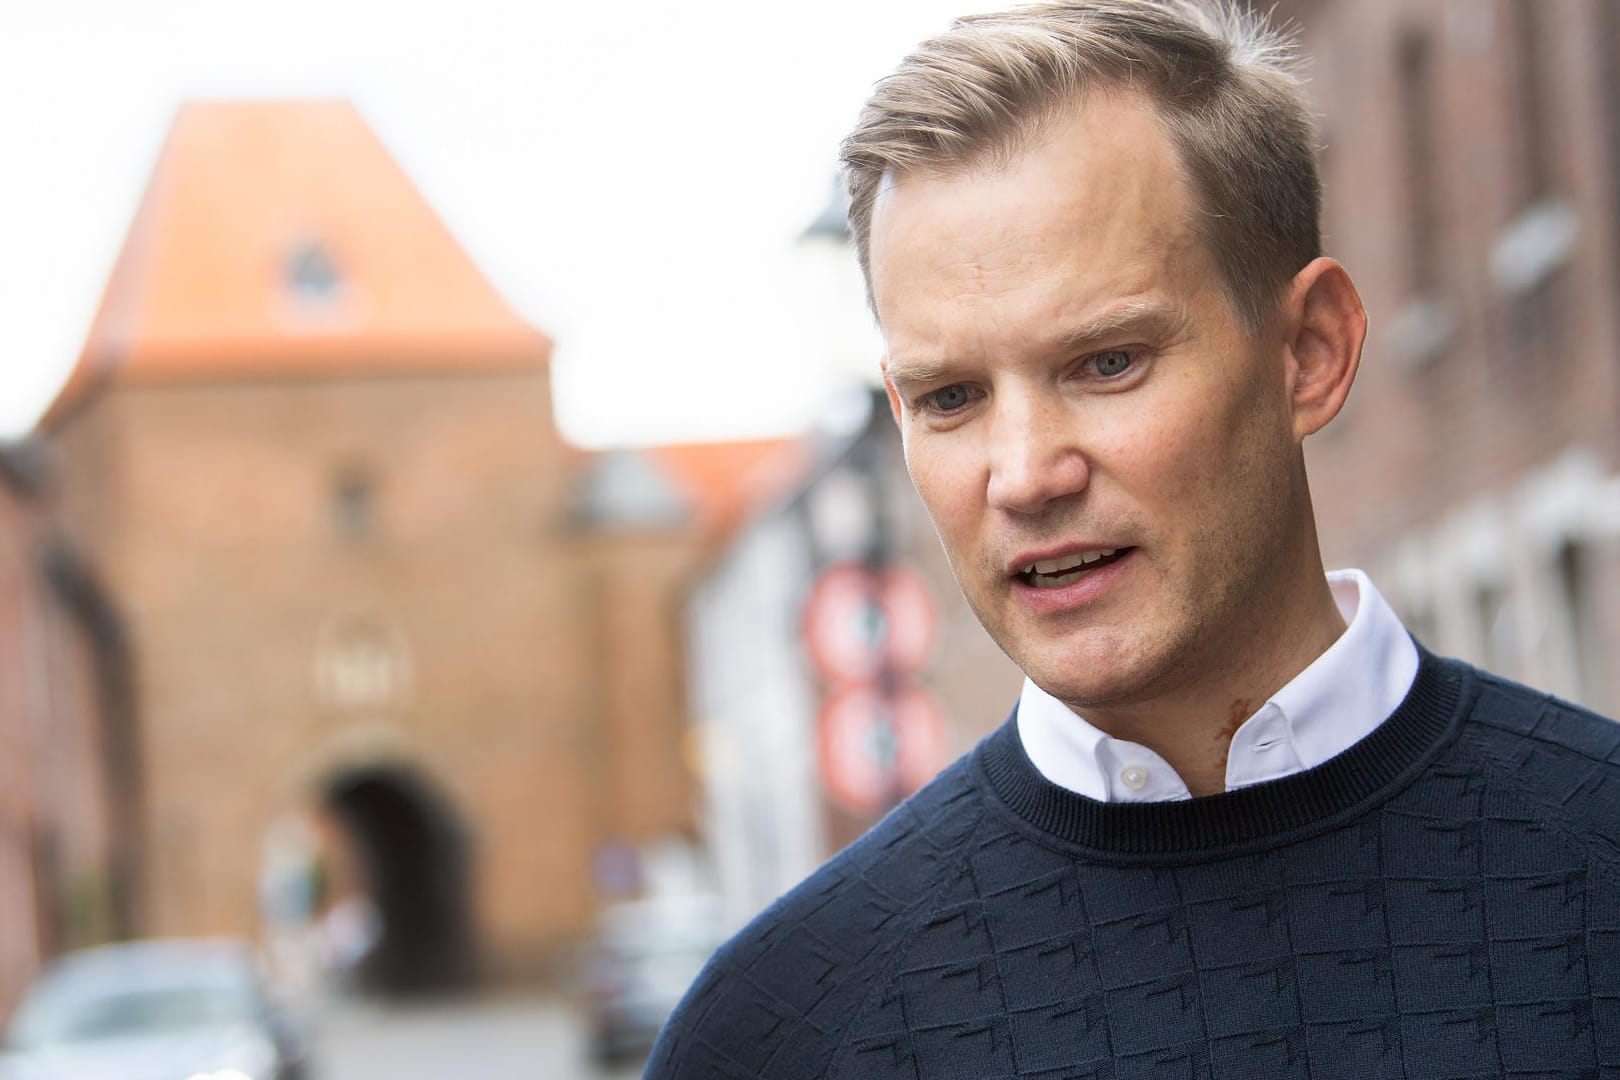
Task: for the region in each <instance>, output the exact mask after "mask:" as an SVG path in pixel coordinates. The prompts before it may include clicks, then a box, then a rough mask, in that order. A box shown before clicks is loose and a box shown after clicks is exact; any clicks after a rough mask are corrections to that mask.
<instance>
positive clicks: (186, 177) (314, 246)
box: [43, 100, 551, 426]
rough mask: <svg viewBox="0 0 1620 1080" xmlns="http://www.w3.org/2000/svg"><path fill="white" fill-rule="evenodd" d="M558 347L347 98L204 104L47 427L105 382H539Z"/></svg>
mask: <svg viewBox="0 0 1620 1080" xmlns="http://www.w3.org/2000/svg"><path fill="white" fill-rule="evenodd" d="M550 351H551V342H550V340H549V339H548V338H547V337H546V336H545V335H544V334H542V333H540V332H539V331H538V330H536V329H534V328H533V327H532V326H530V325H528V324H527V323H526V322H524V321H523V320H522V319H521V318H520V317H519V316H518V315H517V314H516V313H514V312H513V311H512V309H511V308H510V307H509V306H508V305H507V304H506V302H505V301H504V300H503V299H502V298H501V297H500V295H499V294H498V293H497V292H496V291H495V289H494V287H493V286H491V285H490V283H489V282H488V281H487V280H486V279H485V278H484V276H483V274H482V273H480V271H479V270H478V267H477V266H475V265H474V264H473V262H472V260H471V259H470V258H469V257H468V255H467V253H466V252H465V251H463V250H462V248H461V247H460V245H459V244H457V242H456V240H455V238H454V237H453V236H451V234H450V232H449V230H448V229H446V228H445V226H444V224H443V223H442V222H441V221H440V220H439V218H438V216H437V215H436V214H434V212H433V210H432V208H431V207H429V206H428V204H427V202H426V201H425V200H424V199H423V198H422V196H421V194H420V193H419V192H418V191H417V190H416V188H415V187H414V186H413V185H412V184H411V182H410V180H409V179H408V178H407V177H406V175H405V174H404V172H403V171H402V170H401V169H400V168H399V166H398V165H397V164H396V163H395V162H394V160H393V159H392V157H391V156H390V155H389V153H388V151H387V149H386V148H385V147H384V146H383V145H382V143H381V141H380V140H379V139H378V138H377V137H376V135H375V134H374V133H373V132H372V130H371V128H370V127H369V126H368V125H367V124H366V122H365V120H364V119H362V118H361V116H360V114H359V112H358V111H357V110H356V109H355V108H354V107H353V106H352V105H350V104H349V103H348V102H344V101H328V100H321V101H228V102H209V103H195V104H188V105H185V106H182V107H181V109H180V110H179V112H178V113H177V115H176V117H175V121H174V124H173V127H172V128H171V129H170V132H169V136H168V139H167V141H166V143H165V144H164V147H163V151H162V153H161V155H160V157H159V160H158V163H157V166H156V168H155V169H154V171H153V174H152V179H151V181H150V183H149V185H148V187H147V190H146V194H145V196H144V198H143V199H142V202H141V205H140V208H139V210H138V211H137V212H136V215H135V220H134V222H133V224H132V225H131V227H130V231H129V235H128V237H127V238H126V240H125V243H124V248H123V251H122V253H121V254H120V255H119V257H118V261H117V262H116V264H115V265H114V268H113V272H112V275H111V277H110V279H109V280H108V282H107V288H106V291H105V293H104V294H103V296H102V301H101V306H100V309H99V310H98V312H97V314H96V316H95V319H94V321H93V322H92V324H91V327H90V332H89V335H88V337H87V338H86V341H85V345H84V350H83V352H82V353H81V354H80V357H79V362H78V365H77V367H76V368H75V369H74V371H73V373H72V375H71V376H70V377H69V379H68V381H67V383H66V385H65V386H64V387H63V388H62V390H61V392H60V393H59V395H58V397H57V399H56V401H55V403H53V404H52V406H51V408H50V410H49V411H48V412H47V413H46V418H45V420H44V421H43V423H44V424H45V425H46V426H50V425H52V424H54V423H55V422H57V421H59V420H60V419H61V418H62V417H63V416H65V415H66V413H67V412H69V411H71V409H72V408H73V407H74V406H75V405H76V404H78V403H79V402H80V401H81V400H82V399H83V398H84V397H85V395H86V394H88V393H89V392H90V391H92V390H93V389H94V388H95V387H96V386H98V385H100V384H101V383H102V382H104V381H106V380H108V379H116V380H118V381H121V382H122V381H149V380H162V379H177V378H235V377H253V378H264V377H275V376H283V375H285V376H297V377H307V376H310V375H318V374H326V373H333V374H347V375H353V374H365V373H378V374H382V373H393V372H401V371H413V372H414V371H467V370H478V369H489V368H497V369H499V368H532V367H537V366H541V365H544V364H545V363H546V361H547V359H548V358H549V356H550Z"/></svg>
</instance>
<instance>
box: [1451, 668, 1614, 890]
mask: <svg viewBox="0 0 1620 1080" xmlns="http://www.w3.org/2000/svg"><path fill="white" fill-rule="evenodd" d="M1474 674H1475V685H1476V686H1477V687H1478V690H1477V695H1476V697H1475V699H1474V701H1473V703H1472V707H1471V709H1470V710H1469V723H1468V726H1467V730H1468V734H1469V738H1470V741H1471V742H1472V743H1473V745H1474V746H1475V747H1477V748H1478V749H1479V750H1480V751H1482V752H1483V753H1484V754H1485V756H1486V758H1487V760H1488V761H1489V762H1490V764H1491V766H1492V768H1493V771H1494V772H1495V774H1496V775H1497V776H1499V777H1500V778H1501V779H1502V780H1503V782H1504V784H1505V785H1506V786H1507V787H1508V788H1510V789H1513V790H1516V791H1517V792H1518V793H1519V794H1520V795H1521V796H1523V797H1524V798H1527V799H1529V800H1530V801H1532V802H1533V803H1535V804H1537V805H1538V806H1540V807H1541V808H1543V809H1544V810H1545V811H1546V812H1547V813H1548V814H1549V815H1551V816H1552V817H1555V818H1556V819H1558V820H1560V821H1561V822H1563V823H1564V825H1565V826H1566V828H1568V829H1572V830H1573V831H1575V832H1578V833H1581V834H1584V835H1586V836H1589V837H1597V838H1599V839H1601V840H1602V842H1603V846H1604V847H1605V848H1606V849H1607V850H1608V857H1609V859H1610V861H1611V862H1613V863H1614V864H1615V865H1616V866H1620V844H1617V843H1616V841H1620V824H1617V823H1620V724H1617V723H1615V721H1613V720H1611V719H1609V718H1608V717H1606V716H1602V715H1600V714H1598V713H1596V712H1593V711H1592V710H1590V709H1586V708H1583V707H1581V706H1579V705H1575V704H1573V703H1571V702H1568V701H1564V700H1561V699H1560V698H1557V697H1554V696H1553V695H1551V694H1547V693H1543V692H1542V691H1539V690H1534V689H1532V688H1530V687H1528V686H1523V685H1521V684H1519V683H1516V682H1513V681H1512V680H1510V679H1506V678H1503V677H1501V676H1499V675H1493V674H1491V673H1489V672H1484V671H1478V672H1475V673H1474Z"/></svg>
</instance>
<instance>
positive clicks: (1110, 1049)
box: [646, 652, 1620, 1080]
mask: <svg viewBox="0 0 1620 1080" xmlns="http://www.w3.org/2000/svg"><path fill="white" fill-rule="evenodd" d="M1617 840H1620V725H1616V724H1614V723H1612V722H1610V721H1608V720H1605V719H1603V718H1601V717H1598V716H1594V715H1592V714H1590V713H1586V712H1583V711H1581V710H1579V709H1576V708H1574V707H1573V706H1569V705H1565V704H1562V703H1560V702H1558V701H1555V700H1553V699H1551V698H1548V697H1545V696H1543V695H1540V694H1537V693H1535V692H1533V691H1530V690H1527V689H1525V688H1524V687H1521V686H1517V685H1514V684H1512V683H1509V682H1506V681H1504V680H1502V679H1498V678H1496V677H1494V676H1491V675H1487V674H1485V673H1482V672H1479V671H1476V670H1474V669H1472V668H1470V667H1468V666H1466V665H1464V664H1461V663H1457V662H1455V661H1449V660H1441V659H1437V658H1436V657H1434V656H1432V655H1430V654H1428V653H1426V652H1425V653H1424V654H1423V656H1422V660H1421V663H1420V667H1419V671H1418V675H1417V679H1416V681H1415V683H1414V684H1413V687H1412V690H1411V693H1410V694H1409V695H1408V697H1407V699H1406V701H1405V702H1404V703H1403V704H1402V705H1401V707H1400V708H1399V709H1398V710H1397V711H1396V712H1395V713H1394V714H1393V715H1392V716H1391V717H1390V718H1389V719H1388V720H1387V721H1385V723H1384V724H1383V725H1381V726H1380V727H1379V728H1378V729H1377V730H1376V731H1374V732H1373V733H1372V734H1371V735H1369V736H1368V737H1367V738H1365V739H1364V740H1362V741H1361V742H1359V743H1357V744H1356V745H1355V746H1353V747H1351V748H1350V749H1349V750H1347V751H1345V752H1344V753H1342V754H1340V755H1339V756H1338V757H1335V758H1333V759H1332V760H1330V761H1328V762H1326V763H1324V764H1322V765H1320V766H1318V767H1317V768H1314V769H1311V770H1308V771H1306V772H1303V773H1299V774H1296V775H1294V776H1291V777H1286V778H1283V779H1280V780H1276V781H1272V782H1269V783H1265V784H1260V785H1257V786H1255V787H1250V788H1244V789H1241V790H1238V791H1233V792H1227V793H1225V794H1220V795H1214V796H1210V797H1208V798H1201V799H1194V800H1192V801H1187V802H1172V803H1149V804H1105V803H1099V802H1095V801H1092V800H1089V799H1086V798H1083V797H1081V796H1078V795H1073V794H1071V793H1069V792H1066V791H1064V790H1063V789H1061V788H1058V787H1056V786H1055V785H1053V784H1051V783H1049V782H1048V781H1047V780H1045V778H1043V777H1042V776H1041V775H1040V774H1039V773H1038V772H1037V771H1036V770H1035V768H1034V767H1033V766H1032V765H1031V764H1030V762H1029V760H1028V758H1026V757H1025V756H1024V753H1023V748H1022V746H1021V744H1020V743H1019V741H1018V735H1017V732H1016V729H1015V728H1014V727H1013V725H1012V723H1011V722H1009V723H1008V724H1006V725H1004V726H1002V727H1001V728H1000V729H999V730H997V731H996V732H995V733H994V734H992V735H991V736H989V737H988V738H987V739H986V740H985V741H984V742H982V743H981V744H980V745H979V746H978V747H977V748H976V749H975V750H974V751H973V752H972V753H970V754H969V755H967V756H966V757H964V758H963V759H961V760H960V761H958V762H957V763H956V764H954V765H952V766H951V767H950V768H948V769H947V770H946V771H945V772H944V773H942V774H941V775H940V776H939V777H938V778H937V779H936V780H935V781H934V782H933V783H931V784H930V785H929V786H927V787H926V788H924V789H923V790H922V791H920V792H919V793H918V794H917V795H915V796H914V797H912V798H911V799H910V800H908V801H907V802H906V803H905V804H903V805H902V806H900V807H899V808H898V809H897V810H895V811H894V813H892V814H891V815H889V816H888V817H887V818H886V819H885V820H884V821H882V822H881V823H880V824H878V825H877V826H876V827H875V828H874V829H873V830H872V831H871V832H870V833H868V834H867V835H866V836H865V837H863V838H862V839H860V840H859V841H857V842H856V843H855V844H853V845H852V846H851V847H849V848H848V849H846V850H845V851H844V852H842V853H841V854H840V855H838V856H837V857H836V858H834V859H833V860H832V861H831V862H830V863H828V864H827V865H826V866H824V867H822V868H821V869H820V870H819V871H817V872H816V873H815V874H814V875H812V876H811V877H810V878H809V879H808V880H806V881H805V882H804V883H803V884H802V885H800V886H799V887H798V888H796V889H795V890H793V891H792V892H790V893H788V894H787V895H786V896H784V897H783V898H782V899H780V900H779V901H777V902H776V903H775V904H774V905H773V906H772V907H770V908H769V909H768V910H767V911H765V912H764V913H763V914H762V915H760V916H759V917H758V918H756V919H755V920H754V921H753V922H752V923H751V924H750V925H749V926H748V927H746V928H745V929H744V930H743V931H742V932H741V933H740V934H738V935H737V937H736V938H734V939H733V940H732V941H731V942H730V943H729V944H727V945H726V946H725V947H724V948H722V949H721V950H720V952H719V953H717V954H716V956H715V957H714V959H713V960H712V961H711V962H710V963H709V965H708V967H707V968H706V969H705V970H704V971H703V973H702V974H701V975H700V976H699V978H698V979H697V981H696V982H695V983H694V984H693V985H692V988H691V989H690V990H689V991H688V993H687V996H686V998H685V1000H684V1001H683V1003H682V1004H681V1006H680V1008H679V1009H678V1010H677V1012H676V1014H675V1015H674V1016H673V1017H672V1018H671V1020H670V1021H669V1023H668V1024H667V1026H666V1027H665V1029H664V1032H663V1034H662V1036H661V1037H660V1039H659V1043H658V1045H657V1047H656V1048H655V1049H654V1051H653V1055H652V1058H651V1059H650V1061H649V1063H648V1067H647V1073H646V1076H647V1078H649V1080H742V1078H768V1080H810V1078H828V1080H853V1078H859V1080H889V1078H901V1077H904V1078H906V1080H951V1078H965V1080H966V1078H971V1080H1002V1078H1010V1077H1041V1078H1044V1080H1082V1078H1085V1080H1104V1078H1108V1080H1127V1078H1131V1080H1134V1078H1138V1077H1141V1078H1149V1077H1151V1078H1154V1080H1158V1078H1180V1077H1190V1078H1205V1077H1208V1078H1215V1077H1241V1078H1244V1080H1252V1078H1264V1080H1273V1078H1292V1077H1314V1078H1324V1077H1345V1078H1355V1080H1376V1078H1384V1077H1390V1078H1409V1080H1441V1078H1463V1077H1470V1078H1472V1077H1510V1076H1517V1077H1526V1078H1528V1077H1536V1078H1549V1077H1552V1078H1557V1077H1590V1078H1600V1077H1601V1078H1607V1077H1616V1078H1620V846H1617Z"/></svg>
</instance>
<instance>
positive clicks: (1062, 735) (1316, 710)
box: [1018, 570, 1418, 802]
mask: <svg viewBox="0 0 1620 1080" xmlns="http://www.w3.org/2000/svg"><path fill="white" fill-rule="evenodd" d="M1327 578H1328V585H1329V586H1330V587H1331V588H1332V590H1333V600H1334V603H1336V604H1337V605H1338V607H1339V613H1340V614H1341V615H1343V616H1344V621H1345V623H1346V624H1347V625H1346V627H1345V631H1344V633H1343V634H1340V635H1339V638H1338V640H1336V641H1334V643H1333V644H1332V645H1330V646H1328V648H1327V651H1326V652H1324V653H1323V654H1322V655H1321V656H1319V657H1317V658H1316V659H1315V660H1313V661H1312V662H1311V664H1310V665H1309V666H1308V667H1306V668H1305V670H1304V671H1301V672H1300V673H1299V674H1298V675H1296V676H1294V678H1293V679H1292V680H1291V681H1290V682H1289V683H1288V684H1287V685H1286V686H1284V687H1283V688H1282V689H1281V690H1278V691H1277V692H1276V693H1275V694H1273V695H1272V696H1271V699H1270V700H1269V701H1267V702H1266V703H1265V704H1264V705H1262V706H1261V707H1260V710H1259V711H1258V712H1256V713H1255V714H1254V715H1253V716H1251V717H1249V718H1248V719H1247V720H1245V721H1244V722H1243V725H1242V726H1241V727H1239V728H1238V729H1237V733H1236V734H1235V735H1233V736H1232V745H1231V747H1230V748H1229V749H1228V750H1227V753H1226V790H1228V791H1232V790H1234V789H1236V788H1240V787H1247V786H1249V785H1250V784H1258V783H1262V782H1264V781H1266V780H1276V779H1279V778H1281V777H1284V776H1289V775H1291V774H1293V773H1296V772H1302V771H1304V770H1305V769H1309V768H1313V767H1314V766H1317V765H1320V764H1322V762H1324V761H1326V760H1328V759H1329V758H1331V757H1333V756H1334V755H1336V754H1339V753H1342V752H1343V751H1345V750H1348V749H1349V748H1350V747H1351V746H1353V745H1355V744H1356V743H1357V742H1359V741H1361V740H1362V739H1363V738H1365V737H1366V736H1367V735H1369V734H1371V733H1372V730H1373V729H1374V728H1376V727H1377V726H1378V725H1379V724H1381V723H1383V722H1384V721H1385V720H1386V719H1387V718H1388V717H1389V715H1390V714H1391V713H1393V712H1394V711H1395V709H1396V707H1397V706H1399V705H1400V703H1401V702H1402V701H1403V700H1404V699H1405V697H1406V694H1407V691H1408V690H1410V689H1411V688H1412V680H1413V679H1415V678H1416V677H1417V669H1418V654H1417V646H1416V645H1414V644H1413V643H1412V639H1411V637H1409V636H1408V635H1407V633H1406V628H1405V627H1403V626H1402V625H1401V620H1400V619H1399V618H1398V617H1397V616H1396V615H1395V612H1394V610H1393V609H1391V608H1390V606H1389V604H1388V603H1387V602H1386V601H1385V600H1384V598H1383V597H1382V596H1381V595H1379V592H1378V590H1377V589H1376V588H1374V587H1373V583H1372V582H1371V581H1370V580H1369V579H1368V577H1367V575H1366V574H1364V573H1362V572H1361V571H1360V570H1336V571H1334V572H1333V573H1330V574H1328V576H1327ZM1018 737H1019V739H1020V740H1021V741H1022V742H1023V744H1024V752H1025V753H1026V754H1028V755H1029V760H1030V761H1031V762H1032V763H1033V764H1034V765H1035V768H1036V769H1038V770H1040V773H1041V775H1042V776H1044V777H1046V778H1047V779H1048V780H1050V781H1052V783H1054V784H1056V785H1058V786H1059V787H1062V788H1067V789H1068V790H1070V791H1073V792H1076V793H1078V794H1080V795H1084V796H1086V797H1087V798H1091V799H1097V800H1099V801H1101V802H1163V801H1166V800H1170V799H1190V798H1192V793H1191V792H1189V791H1188V790H1187V785H1186V783H1184V782H1183V781H1182V779H1181V777H1180V776H1179V775H1177V773H1176V771H1175V770H1174V769H1172V768H1171V767H1170V765H1169V763H1168V762H1166V761H1165V760H1164V758H1162V757H1160V756H1159V755H1158V754H1156V753H1154V752H1153V751H1152V750H1149V749H1148V748H1147V747H1145V746H1142V745H1141V744H1139V743H1133V742H1126V741H1125V740H1124V739H1116V738H1114V737H1113V736H1111V735H1108V734H1106V733H1104V732H1102V731H1100V730H1098V729H1097V728H1095V727H1093V726H1092V725H1091V724H1089V723H1087V722H1086V720H1085V719H1083V718H1082V717H1080V716H1079V715H1077V714H1076V713H1075V712H1074V711H1073V710H1072V709H1070V708H1069V707H1068V706H1067V705H1065V704H1063V702H1061V701H1059V700H1058V699H1057V698H1055V697H1053V696H1052V695H1050V694H1048V693H1047V692H1046V691H1044V690H1042V689H1041V688H1040V687H1038V686H1036V685H1035V684H1034V683H1033V682H1031V681H1030V680H1029V679H1027V678H1026V679H1025V680H1024V689H1023V693H1022V694H1020V695H1019V698H1018Z"/></svg>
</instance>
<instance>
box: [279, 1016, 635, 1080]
mask: <svg viewBox="0 0 1620 1080" xmlns="http://www.w3.org/2000/svg"><path fill="white" fill-rule="evenodd" d="M310 1038H311V1042H312V1060H313V1064H314V1071H313V1075H312V1076H311V1080H635V1078H636V1077H639V1076H640V1075H641V1067H640V1065H639V1064H637V1065H633V1066H630V1067H626V1068H623V1069H616V1070H611V1071H598V1070H596V1069H595V1068H594V1067H593V1066H592V1065H591V1064H590V1063H589V1062H588V1060H587V1057H586V1053H585V1037H584V1033H583V1031H582V1030H581V1029H580V1027H579V1023H578V1020H577V1018H576V1016H575V1015H574V1013H573V1011H572V1010H571V1009H570V1008H569V1007H568V1006H567V1005H566V1004H564V1003H561V1002H559V1001H557V1000H556V999H548V998H534V997H527V998H525V997H509V998H496V999H487V1000H478V999H474V1000H467V1001H459V1002H451V1003H441V1004H432V1005H381V1004H375V1003H369V1002H364V1001H347V1000H345V1001H338V1002H334V1003H331V1004H329V1005H325V1006H323V1007H322V1009H321V1010H320V1013H319V1015H317V1016H315V1017H313V1018H312V1021H311V1034H310Z"/></svg>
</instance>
